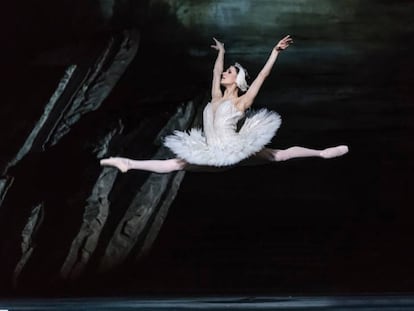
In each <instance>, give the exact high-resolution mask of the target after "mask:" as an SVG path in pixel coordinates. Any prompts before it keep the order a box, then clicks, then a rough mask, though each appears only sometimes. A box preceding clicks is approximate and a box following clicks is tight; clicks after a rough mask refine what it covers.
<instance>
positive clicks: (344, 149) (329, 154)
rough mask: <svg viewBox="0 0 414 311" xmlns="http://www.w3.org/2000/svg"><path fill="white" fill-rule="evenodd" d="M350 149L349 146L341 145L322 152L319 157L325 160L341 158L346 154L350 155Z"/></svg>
mask: <svg viewBox="0 0 414 311" xmlns="http://www.w3.org/2000/svg"><path fill="white" fill-rule="evenodd" d="M348 151H349V149H348V146H345V145H341V146H336V147H332V148H326V149H324V150H322V151H321V152H320V153H319V155H320V156H321V157H322V158H324V159H330V158H335V157H340V156H342V155H344V154H346V153H348Z"/></svg>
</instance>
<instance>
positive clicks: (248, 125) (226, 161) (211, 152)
mask: <svg viewBox="0 0 414 311" xmlns="http://www.w3.org/2000/svg"><path fill="white" fill-rule="evenodd" d="M243 115H244V113H243V112H242V111H240V110H238V109H237V108H236V106H235V105H234V104H233V103H232V101H231V100H224V101H222V102H221V103H220V104H218V105H217V109H216V110H215V111H213V105H212V104H211V103H208V104H207V105H206V107H205V108H204V111H203V130H201V129H199V128H192V129H190V130H189V131H174V134H172V135H168V136H167V137H165V139H164V145H165V146H167V147H168V148H170V149H171V150H172V151H173V152H174V153H175V155H176V156H177V157H179V158H181V159H184V160H185V161H187V162H188V163H191V164H198V165H211V166H226V165H233V164H235V163H237V162H240V161H241V160H243V159H245V158H247V157H249V156H251V155H253V154H254V153H256V152H258V151H260V150H261V149H262V148H263V147H264V146H265V145H266V144H268V143H269V142H270V140H271V139H272V137H273V136H274V135H275V133H276V131H277V129H278V128H279V126H280V116H279V115H278V114H277V113H276V112H273V111H268V110H266V109H260V110H259V111H255V112H254V113H250V114H249V116H248V117H247V118H246V120H245V121H244V123H243V125H242V126H241V128H240V130H239V131H237V122H238V121H239V120H240V119H241V118H242V117H243Z"/></svg>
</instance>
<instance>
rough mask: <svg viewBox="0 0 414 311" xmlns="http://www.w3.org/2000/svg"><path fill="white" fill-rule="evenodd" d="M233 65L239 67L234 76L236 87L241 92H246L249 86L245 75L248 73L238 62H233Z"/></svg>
mask: <svg viewBox="0 0 414 311" xmlns="http://www.w3.org/2000/svg"><path fill="white" fill-rule="evenodd" d="M234 67H237V68H239V72H238V73H237V78H236V84H237V87H238V88H239V89H240V90H242V91H243V92H246V91H247V89H248V88H249V85H248V84H247V82H246V76H249V74H248V73H247V70H246V69H244V68H243V67H242V66H241V65H240V64H239V63H235V64H234Z"/></svg>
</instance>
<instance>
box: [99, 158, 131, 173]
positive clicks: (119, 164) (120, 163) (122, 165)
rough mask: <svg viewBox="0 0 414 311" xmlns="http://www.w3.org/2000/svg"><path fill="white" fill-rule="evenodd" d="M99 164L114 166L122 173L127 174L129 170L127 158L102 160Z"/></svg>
mask: <svg viewBox="0 0 414 311" xmlns="http://www.w3.org/2000/svg"><path fill="white" fill-rule="evenodd" d="M99 163H100V164H101V165H105V166H114V167H116V168H117V169H119V170H120V171H121V172H122V173H125V172H126V171H128V169H129V165H128V164H129V160H128V159H125V158H119V157H110V158H107V159H102V160H101V161H99Z"/></svg>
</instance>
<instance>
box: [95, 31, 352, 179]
mask: <svg viewBox="0 0 414 311" xmlns="http://www.w3.org/2000/svg"><path fill="white" fill-rule="evenodd" d="M213 40H214V41H215V44H214V45H211V47H212V48H213V49H215V50H217V51H218V53H217V58H216V61H215V64H214V70H213V82H212V89H211V101H210V102H209V103H208V104H207V105H206V107H205V108H204V111H203V129H202V130H201V129H195V128H193V129H190V131H188V132H183V131H174V133H173V134H172V135H169V136H167V137H165V139H164V145H165V146H167V147H168V148H169V149H171V150H172V151H173V152H174V154H175V155H176V156H177V157H176V158H171V159H167V160H133V159H129V158H123V157H110V158H106V159H102V160H101V161H100V164H101V165H103V166H113V167H116V168H118V169H119V170H120V171H121V172H123V173H124V172H127V171H128V170H131V169H135V170H145V171H150V172H155V173H170V172H173V171H177V170H194V168H197V167H198V168H200V169H202V168H206V170H213V171H214V168H228V167H231V166H233V165H237V164H238V163H240V162H241V161H243V160H245V159H248V158H257V159H260V160H265V161H271V162H279V161H286V160H289V159H293V158H302V157H320V158H324V159H329V158H334V157H339V156H342V155H344V154H346V153H347V152H348V146H346V145H340V146H335V147H331V148H326V149H323V150H317V149H309V148H305V147H300V146H294V147H290V148H287V149H271V148H266V147H265V146H266V145H267V144H268V143H269V142H270V141H271V139H272V137H273V136H274V135H275V134H276V131H277V130H278V128H279V127H280V124H281V118H280V116H279V114H277V113H276V112H274V111H268V110H267V109H261V110H259V111H256V112H253V113H252V114H251V115H249V116H248V117H247V118H246V120H245V121H244V124H243V126H242V127H241V128H240V130H239V131H237V130H236V125H237V122H238V121H239V120H240V119H241V118H242V117H243V116H244V114H245V111H246V110H247V109H248V108H250V107H251V106H252V104H253V102H254V99H255V98H256V95H257V94H258V92H259V90H260V88H261V86H262V84H263V82H264V81H265V79H266V78H267V76H268V75H269V74H270V72H271V69H272V68H273V65H274V63H275V61H276V59H277V57H278V55H279V54H280V53H281V52H282V51H284V50H286V49H287V48H288V47H289V45H290V44H292V43H293V40H292V38H291V37H290V35H287V36H285V37H284V38H283V39H281V40H280V41H279V42H278V43H277V44H276V46H275V47H274V48H273V49H272V52H271V54H270V56H269V58H268V60H267V62H266V64H265V65H264V67H263V68H262V70H261V71H260V73H259V74H258V75H257V77H256V79H255V80H254V81H253V83H252V84H251V85H250V86H249V85H248V84H247V82H246V76H247V75H248V74H247V71H246V69H245V68H243V67H242V66H241V65H240V64H238V63H235V64H234V65H232V66H230V67H228V68H227V69H226V70H225V71H223V68H224V67H223V63H224V54H225V49H224V44H223V43H222V42H220V41H218V40H217V39H216V38H213ZM222 88H223V89H224V92H223V91H222Z"/></svg>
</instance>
